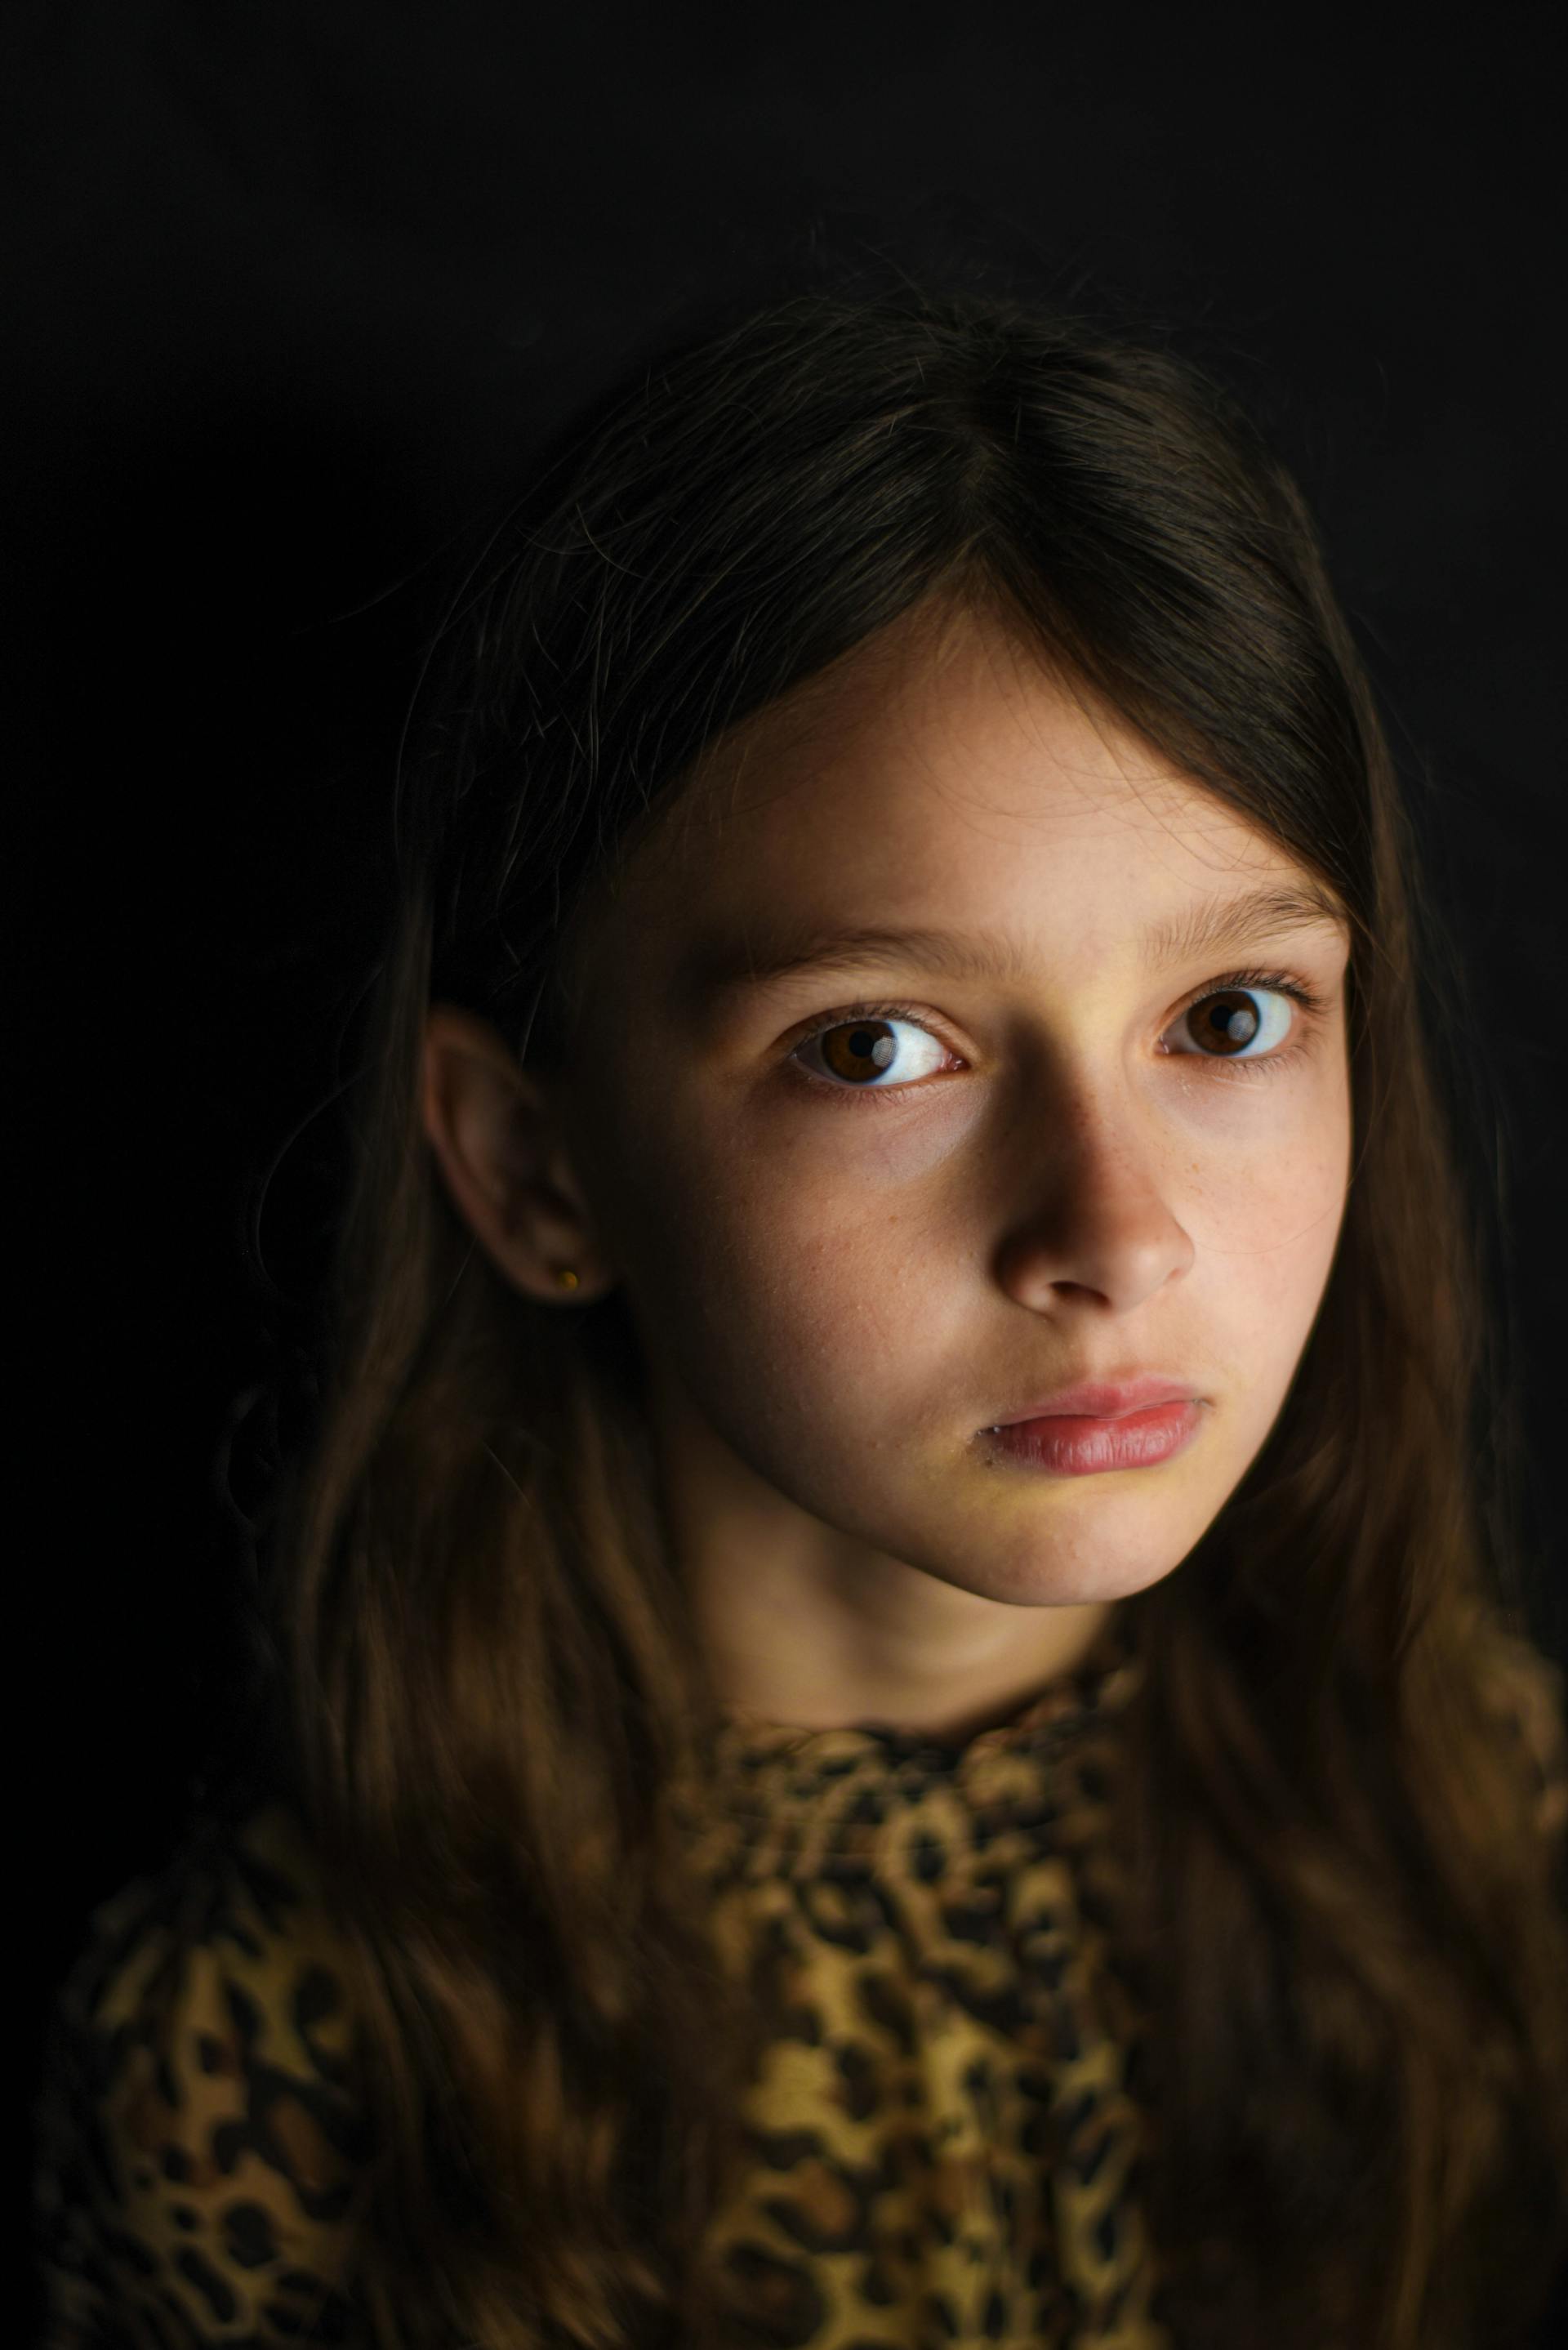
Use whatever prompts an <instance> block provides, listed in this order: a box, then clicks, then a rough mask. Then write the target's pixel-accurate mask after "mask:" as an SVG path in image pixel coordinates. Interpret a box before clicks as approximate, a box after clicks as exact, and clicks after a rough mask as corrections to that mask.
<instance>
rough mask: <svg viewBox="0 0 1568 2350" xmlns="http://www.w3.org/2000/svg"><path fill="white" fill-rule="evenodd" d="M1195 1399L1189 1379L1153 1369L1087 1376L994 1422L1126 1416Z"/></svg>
mask: <svg viewBox="0 0 1568 2350" xmlns="http://www.w3.org/2000/svg"><path fill="white" fill-rule="evenodd" d="M1196 1399H1197V1389H1196V1388H1194V1387H1193V1386H1192V1384H1191V1382H1190V1380H1188V1379H1166V1378H1156V1377H1155V1376H1154V1375H1153V1374H1152V1373H1146V1374H1145V1375H1144V1376H1143V1377H1141V1378H1136V1379H1125V1380H1117V1381H1116V1382H1114V1383H1101V1382H1098V1381H1096V1380H1092V1379H1085V1380H1081V1381H1080V1382H1079V1384H1078V1385H1077V1386H1076V1387H1071V1388H1056V1390H1055V1391H1054V1394H1051V1395H1047V1396H1041V1397H1039V1398H1037V1399H1036V1400H1035V1401H1034V1402H1033V1403H1028V1404H1024V1405H1023V1407H1022V1408H1021V1409H1019V1410H1017V1411H1009V1412H1003V1414H1002V1417H1001V1419H993V1420H992V1422H991V1426H992V1428H1012V1427H1015V1426H1016V1425H1017V1423H1018V1422H1019V1421H1020V1420H1024V1419H1126V1418H1127V1414H1128V1412H1130V1411H1147V1410H1148V1409H1149V1407H1150V1406H1151V1405H1152V1404H1157V1403H1177V1402H1187V1401H1195V1400H1196Z"/></svg>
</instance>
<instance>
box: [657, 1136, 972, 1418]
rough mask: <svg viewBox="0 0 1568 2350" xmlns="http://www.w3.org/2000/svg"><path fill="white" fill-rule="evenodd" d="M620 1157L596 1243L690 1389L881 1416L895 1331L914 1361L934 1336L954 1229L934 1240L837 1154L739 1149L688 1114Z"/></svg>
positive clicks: (900, 1350) (817, 1145) (916, 1217)
mask: <svg viewBox="0 0 1568 2350" xmlns="http://www.w3.org/2000/svg"><path fill="white" fill-rule="evenodd" d="M867 1115H869V1116H874V1115H875V1113H868V1114H867ZM831 1116H832V1113H827V1114H826V1118H831ZM621 1163H622V1164H623V1166H624V1167H625V1168H627V1170H628V1173H629V1170H635V1175H634V1177H632V1178H631V1180H623V1181H622V1182H621V1183H620V1184H619V1185H618V1197H617V1200H616V1203H615V1215H614V1222H615V1226H616V1232H615V1234H614V1235H613V1236H612V1245H615V1246H616V1253H617V1254H618V1261H619V1263H620V1264H621V1266H622V1269H623V1274H624V1277H625V1279H626V1282H627V1284H628V1289H629V1290H630V1292H631V1294H632V1296H633V1299H634V1301H635V1303H636V1305H639V1306H640V1308H641V1309H642V1312H641V1315H639V1318H640V1319H642V1320H643V1322H644V1325H645V1327H647V1328H649V1329H651V1330H652V1331H655V1332H658V1333H659V1339H658V1341H657V1343H659V1345H660V1346H662V1347H667V1348H668V1349H669V1351H670V1352H671V1353H672V1354H674V1355H676V1356H677V1357H680V1359H681V1360H682V1363H683V1366H684V1367H685V1369H686V1371H687V1373H688V1376H689V1378H692V1379H694V1380H695V1381H696V1382H697V1383H699V1384H701V1385H702V1386H704V1387H708V1388H710V1389H711V1387H712V1384H713V1383H714V1382H715V1381H718V1382H721V1383H722V1382H731V1381H742V1382H744V1385H745V1387H746V1388H747V1389H748V1390H749V1391H750V1392H752V1393H753V1396H755V1395H758V1394H761V1393H766V1394H767V1395H768V1396H770V1397H772V1398H775V1399H777V1405H776V1409H777V1410H778V1412H779V1413H780V1415H781V1416H782V1417H784V1419H788V1420H790V1421H791V1422H792V1424H794V1423H797V1422H798V1421H799V1420H800V1419H802V1418H803V1417H804V1418H807V1419H809V1418H810V1417H812V1415H813V1413H814V1412H815V1411H819V1410H820V1409H822V1407H823V1405H824V1402H825V1399H826V1402H827V1403H829V1404H830V1405H831V1406H832V1408H833V1409H834V1410H835V1411H838V1410H841V1409H849V1410H851V1411H852V1410H853V1404H854V1399H855V1397H856V1395H857V1393H859V1394H860V1395H861V1396H862V1397H863V1398H864V1399H865V1400H866V1401H867V1403H869V1402H870V1401H871V1400H872V1399H873V1397H874V1396H879V1397H880V1399H881V1400H882V1404H883V1407H884V1409H885V1408H886V1403H887V1399H888V1378H889V1371H890V1370H891V1371H892V1372H893V1373H894V1374H895V1378H896V1371H897V1366H898V1361H899V1359H900V1357H901V1356H903V1357H904V1358H905V1359H908V1360H909V1361H910V1367H911V1369H913V1368H914V1362H913V1357H912V1352H906V1349H905V1347H904V1340H903V1334H905V1333H908V1332H909V1331H911V1330H912V1327H913V1326H914V1325H915V1324H916V1323H917V1322H919V1326H920V1329H921V1334H922V1343H923V1345H924V1346H925V1347H926V1350H927V1353H928V1356H929V1347H930V1343H931V1341H932V1339H933V1337H936V1338H937V1339H939V1340H940V1336H941V1330H942V1320H943V1314H944V1301H945V1300H946V1298H947V1296H948V1292H949V1287H950V1285H951V1284H956V1281H957V1278H958V1259H959V1256H960V1251H959V1249H958V1248H957V1245H956V1235H953V1234H949V1236H948V1242H947V1243H946V1245H943V1244H942V1243H941V1241H940V1236H939V1235H938V1234H936V1233H934V1232H931V1231H929V1229H928V1228H927V1227H926V1226H925V1224H924V1222H923V1220H922V1218H921V1216H920V1214H919V1209H918V1204H917V1201H916V1199H915V1197H914V1196H913V1195H912V1194H911V1193H910V1192H909V1191H908V1190H906V1191H905V1194H904V1197H903V1198H902V1199H901V1200H895V1199H893V1198H892V1197H890V1196H889V1194H888V1191H886V1190H880V1189H879V1188H878V1187H877V1186H875V1185H868V1184H867V1182H866V1181H864V1180H856V1173H857V1168H856V1160H855V1159H854V1157H853V1156H852V1155H851V1154H850V1153H849V1152H848V1151H847V1150H846V1149H844V1148H842V1147H841V1148H840V1149H838V1150H836V1151H833V1150H827V1149H824V1148H823V1146H822V1141H821V1140H820V1139H816V1140H815V1141H814V1142H813V1145H812V1147H811V1148H809V1149H802V1148H794V1149H792V1148H791V1147H790V1146H789V1144H788V1142H787V1140H786V1141H784V1143H783V1145H782V1147H781V1146H780V1144H779V1142H778V1140H777V1139H776V1138H774V1137H770V1138H769V1139H768V1144H767V1147H765V1148H761V1147H756V1146H755V1145H752V1146H750V1147H742V1146H741V1145H739V1144H738V1143H737V1142H736V1141H735V1140H734V1139H733V1138H732V1137H731V1136H729V1135H727V1134H726V1133H725V1132H724V1131H722V1129H721V1130H717V1131H715V1130H713V1129H712V1128H710V1127H708V1126H705V1125H704V1123H703V1122H702V1120H701V1118H691V1119H688V1120H686V1121H685V1122H684V1123H681V1124H679V1125H678V1124H677V1123H676V1122H673V1121H671V1122H669V1123H664V1124H661V1125H660V1128H659V1132H658V1137H657V1140H655V1139H653V1138H652V1137H649V1138H648V1139H647V1141H646V1142H645V1143H643V1144H641V1145H639V1147H638V1148H636V1149H628V1150H627V1151H626V1152H625V1153H624V1155H623V1158H622V1161H621ZM862 1171H863V1170H862ZM944 1260H946V1262H947V1265H948V1272H949V1282H948V1283H944V1281H943V1279H942V1270H943V1261H944ZM763 1366H765V1367H766V1372H767V1376H766V1378H765V1379H763V1380H759V1379H758V1376H757V1374H758V1371H759V1368H761V1367H763ZM873 1369H874V1370H875V1372H876V1379H875V1382H872V1381H871V1379H870V1373H871V1372H872V1370H873Z"/></svg>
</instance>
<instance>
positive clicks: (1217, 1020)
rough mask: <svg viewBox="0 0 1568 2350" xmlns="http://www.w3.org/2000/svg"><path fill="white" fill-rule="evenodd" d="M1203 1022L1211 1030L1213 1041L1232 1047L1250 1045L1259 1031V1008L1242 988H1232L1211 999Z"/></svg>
mask: <svg viewBox="0 0 1568 2350" xmlns="http://www.w3.org/2000/svg"><path fill="white" fill-rule="evenodd" d="M1202 1026H1203V1027H1204V1028H1205V1029H1207V1030H1209V1031H1210V1032H1211V1034H1210V1042H1211V1043H1214V1044H1222V1045H1231V1046H1232V1047H1234V1046H1236V1045H1250V1044H1251V1041H1252V1039H1253V1037H1254V1036H1255V1035H1257V1033H1258V1014H1257V1010H1256V1007H1255V1006H1254V1005H1253V1003H1252V1002H1251V998H1250V997H1249V996H1246V995H1244V994H1243V993H1241V989H1240V988H1231V989H1229V990H1228V991H1227V993H1225V994H1224V995H1216V996H1213V997H1211V998H1210V1004H1209V1008H1208V1010H1207V1011H1206V1012H1205V1013H1204V1015H1203V1020H1202Z"/></svg>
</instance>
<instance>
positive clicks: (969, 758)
mask: <svg viewBox="0 0 1568 2350" xmlns="http://www.w3.org/2000/svg"><path fill="white" fill-rule="evenodd" d="M1301 877H1302V868H1301V867H1300V866H1299V865H1298V864H1297V863H1296V862H1295V861H1294V860H1293V858H1291V857H1290V856H1289V855H1288V853H1287V852H1286V851H1285V850H1284V849H1283V848H1282V847H1281V845H1280V844H1279V843H1278V842H1276V841H1274V840H1272V838H1270V837H1269V836H1267V835H1266V834H1265V833H1263V832H1262V831H1261V830H1260V829H1258V828H1257V827H1253V826H1251V825H1250V824H1249V823H1248V822H1247V820H1246V819H1245V818H1244V817H1242V816H1241V815H1240V814H1239V813H1238V812H1237V811H1236V810H1234V809H1232V808H1231V807H1229V806H1225V805H1224V804H1223V803H1222V802H1220V800H1219V799H1218V798H1216V797H1215V795H1213V794H1212V793H1210V792H1209V791H1207V790H1206V789H1204V787H1203V786H1201V785H1199V784H1197V783H1196V782H1195V781H1193V780H1192V779H1191V778H1190V777H1189V776H1185V775H1181V774H1180V773H1179V771H1177V770H1175V769H1173V768H1172V766H1171V765H1170V764H1169V762H1168V760H1167V759H1166V758H1165V757H1163V756H1162V754H1160V753H1158V751H1157V750H1156V749H1155V748H1154V747H1153V746H1152V745H1151V744H1149V743H1147V742H1146V741H1145V740H1144V739H1143V738H1142V737H1141V736H1139V735H1138V734H1137V733H1135V732H1134V731H1133V730H1132V729H1131V728H1129V727H1128V726H1127V724H1126V723H1124V722H1122V721H1120V720H1119V719H1118V718H1116V715H1115V714H1114V713H1113V712H1109V711H1107V710H1106V709H1105V708H1104V707H1102V706H1097V705H1096V704H1095V703H1094V702H1092V701H1091V700H1090V699H1089V698H1088V697H1087V696H1086V695H1085V693H1084V692H1083V691H1081V690H1079V689H1077V688H1075V686H1073V685H1072V684H1070V683H1069V682H1067V681H1064V680H1061V679H1058V678H1055V677H1054V676H1052V675H1051V674H1050V673H1049V672H1048V671H1046V670H1045V669H1044V667H1043V666H1042V664H1041V662H1040V661H1039V660H1038V658H1036V657H1034V656H1033V655H1032V654H1031V653H1030V652H1029V651H1028V650H1026V649H1025V648H1024V647H1023V646H1022V645H1021V644H1020V643H1019V642H1018V641H1017V639H1015V638H1013V637H1012V635H1011V634H1010V633H1008V632H1007V631H1005V630H1004V629H1002V626H1001V625H1000V624H999V623H996V622H993V621H990V620H987V619H983V618H980V617H977V616H972V615H971V614H969V613H966V612H957V613H953V612H947V611H943V612H941V613H939V614H938V615H937V616H935V618H933V617H932V616H931V615H929V614H927V613H918V614H916V615H913V616H910V617H909V619H906V621H904V622H901V623H898V624H896V625H895V627H894V628H893V629H889V630H887V631H884V632H883V633H882V635H881V636H879V637H878V638H876V639H871V640H870V641H869V642H868V643H867V644H865V645H862V646H859V647H857V648H856V649H855V650H854V651H853V652H852V653H851V654H850V655H847V656H846V657H845V659H844V660H841V661H839V662H837V663H836V664H835V665H834V667H833V669H832V670H831V671H826V672H825V673H824V674H823V675H822V676H820V677H818V678H815V679H813V680H812V681H809V683H808V684H807V686H806V687H805V689H803V690H802V691H799V692H798V693H796V694H794V695H792V696H790V697H788V698H787V699H786V701H785V702H782V703H778V704H774V706H773V707H772V708H771V709H769V710H766V711H763V712H759V713H757V714H756V716H755V717H754V718H753V719H752V720H749V721H748V722H746V723H744V724H743V725H742V726H741V727H739V728H736V729H734V730H732V733H730V734H729V735H727V736H726V737H724V738H722V740H721V741H720V742H719V743H716V744H715V745H713V746H712V747H711V750H710V752H709V754H707V756H706V757H705V758H704V760H703V761H702V762H701V765H700V767H699V770H698V772H697V773H696V775H694V776H693V778H692V779H691V782H690V784H689V785H687V787H686V788H685V790H684V791H683V793H682V795H681V797H680V802H679V803H678V804H677V805H676V806H675V807H674V808H673V809H672V810H671V812H670V820H668V821H666V822H665V823H663V824H662V825H661V826H660V827H659V829H658V830H657V831H656V833H655V834H654V835H653V836H652V837H651V838H650V839H649V840H648V841H646V842H645V843H644V844H643V846H642V847H641V848H640V849H639V852H638V855H637V857H636V858H634V859H633V861H632V865H631V868H630V869H629V872H628V875H627V877H626V878H625V882H624V884H623V889H622V891H621V893H620V910H621V913H622V916H623V918H629V921H630V925H631V927H632V928H633V929H634V930H635V933H636V936H637V939H638V941H639V952H640V954H641V956H642V957H643V958H645V959H648V958H651V959H652V960H654V961H658V960H661V959H662V960H670V959H673V960H676V961H678V960H679V959H680V958H681V957H682V956H684V955H685V954H687V953H688V952H689V951H690V949H691V945H692V943H693V942H694V941H698V942H701V941H715V942H716V941H722V940H723V939H724V938H725V937H739V938H741V939H742V940H743V938H744V936H745V935H746V933H747V931H748V930H749V929H752V928H759V929H761V930H764V931H765V930H776V929H777V927H778V926H779V925H781V924H783V925H784V926H786V927H787V926H799V925H801V924H805V923H820V924H822V925H824V926H829V927H830V926H832V925H834V924H843V925H845V926H850V925H853V924H854V923H856V922H864V921H867V920H878V921H883V922H887V923H890V924H891V923H899V922H904V923H908V924H909V925H911V926H919V925H921V924H938V923H940V924H941V925H943V926H944V927H947V928H963V927H966V926H969V927H973V928H975V929H977V930H978V929H981V928H984V929H986V930H989V931H995V930H996V929H998V928H1003V929H1008V930H1012V931H1014V932H1016V933H1017V934H1018V935H1019V936H1020V938H1023V939H1029V938H1033V939H1036V940H1039V941H1041V942H1042V948H1043V951H1051V952H1054V953H1059V954H1067V953H1069V952H1076V953H1077V954H1080V955H1083V956H1085V957H1086V958H1093V957H1096V956H1098V957H1102V958H1103V957H1104V955H1105V954H1106V952H1107V951H1116V947H1117V944H1118V942H1119V941H1125V940H1126V939H1127V938H1128V937H1129V936H1130V935H1131V934H1132V932H1133V931H1135V930H1137V929H1140V928H1142V929H1147V926H1148V925H1149V924H1150V923H1151V922H1154V923H1158V922H1160V921H1163V920H1170V921H1179V920H1181V919H1182V917H1183V916H1184V915H1185V914H1186V913H1187V912H1188V911H1189V910H1190V908H1191V907H1192V905H1193V904H1194V902H1195V901H1196V900H1198V899H1202V900H1203V901H1205V902H1206V903H1208V902H1210V901H1212V900H1213V899H1214V897H1215V895H1216V893H1217V892H1223V891H1225V890H1226V889H1235V890H1236V891H1237V892H1238V893H1240V892H1241V891H1243V890H1247V889H1256V888H1258V887H1260V886H1262V885H1263V884H1266V883H1270V882H1273V881H1281V882H1283V881H1285V880H1288V879H1299V878H1301Z"/></svg>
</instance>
